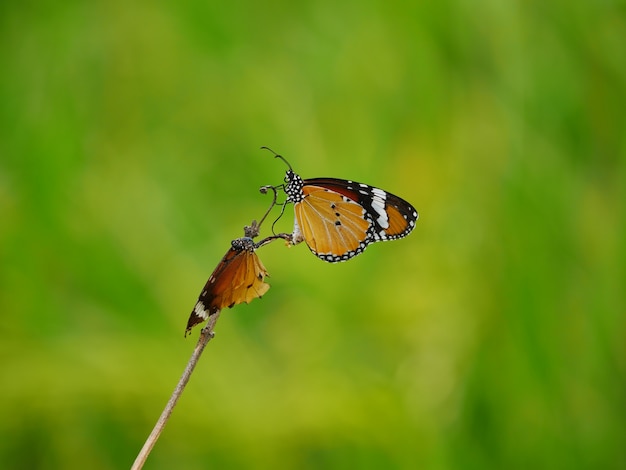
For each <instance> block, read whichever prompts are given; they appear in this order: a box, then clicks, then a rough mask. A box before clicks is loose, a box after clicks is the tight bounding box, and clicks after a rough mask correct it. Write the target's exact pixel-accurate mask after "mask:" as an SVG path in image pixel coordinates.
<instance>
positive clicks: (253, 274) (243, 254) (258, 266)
mask: <svg viewBox="0 0 626 470" xmlns="http://www.w3.org/2000/svg"><path fill="white" fill-rule="evenodd" d="M255 249H256V245H255V244H254V241H253V240H252V239H251V238H247V237H245V238H238V239H236V240H233V241H232V247H231V248H230V250H228V252H227V253H226V255H224V257H223V258H222V260H221V261H220V263H219V264H218V265H217V267H216V268H215V271H213V274H211V276H210V277H209V280H208V281H207V282H206V284H205V285H204V289H202V292H201V293H200V296H199V297H198V301H197V302H196V305H195V306H194V308H193V310H192V311H191V315H190V316H189V320H188V321H187V329H186V330H185V336H187V334H188V333H189V332H190V331H191V328H193V327H194V326H195V325H197V324H198V323H202V322H203V321H205V320H207V319H208V318H209V316H210V315H213V314H215V313H217V312H218V311H219V310H222V309H223V308H225V307H229V308H230V307H233V306H234V305H237V304H240V303H242V302H245V303H249V302H251V301H252V300H254V299H256V298H257V297H261V296H262V295H263V294H265V293H266V292H267V291H268V289H269V288H270V286H269V284H267V283H266V282H264V280H265V276H267V275H268V273H267V270H266V269H265V266H263V263H261V260H260V259H259V257H258V256H257V254H256V253H255Z"/></svg>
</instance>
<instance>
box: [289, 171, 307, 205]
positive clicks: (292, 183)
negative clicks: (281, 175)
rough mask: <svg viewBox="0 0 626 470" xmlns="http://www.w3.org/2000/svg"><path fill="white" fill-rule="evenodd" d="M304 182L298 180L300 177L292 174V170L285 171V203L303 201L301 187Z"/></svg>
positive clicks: (300, 179)
mask: <svg viewBox="0 0 626 470" xmlns="http://www.w3.org/2000/svg"><path fill="white" fill-rule="evenodd" d="M303 186H304V181H302V178H300V175H298V174H297V173H294V171H293V170H292V169H289V170H287V173H285V194H286V195H287V202H293V203H297V202H300V201H302V199H304V194H303V193H302V187H303Z"/></svg>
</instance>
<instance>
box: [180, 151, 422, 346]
mask: <svg viewBox="0 0 626 470" xmlns="http://www.w3.org/2000/svg"><path fill="white" fill-rule="evenodd" d="M262 148H265V149H267V147H262ZM267 150H270V149H267ZM270 151H271V150H270ZM272 153H274V152H272ZM274 155H275V157H277V158H280V159H281V160H283V161H284V162H285V163H286V164H287V166H288V167H289V169H288V170H287V173H286V175H285V183H284V184H282V185H279V186H264V187H263V188H261V191H262V192H267V190H268V189H272V190H273V191H274V201H273V203H272V205H271V206H270V209H269V210H271V208H272V207H273V206H274V204H275V203H276V191H277V190H279V189H282V190H283V191H284V192H285V194H286V196H287V199H286V201H285V203H284V204H283V211H284V209H285V205H286V204H287V203H290V202H291V203H293V205H294V212H295V220H294V228H293V232H292V233H291V234H286V233H281V234H278V235H274V236H270V237H267V238H265V239H264V240H262V241H260V242H258V243H255V242H254V240H253V238H254V237H255V236H256V235H258V226H259V225H260V224H255V223H253V226H252V227H247V230H246V237H244V238H238V239H236V240H233V241H232V247H231V248H230V250H228V252H227V253H226V255H225V256H224V258H222V261H221V262H220V263H219V264H218V265H217V268H215V271H213V274H211V277H209V280H208V281H207V283H206V285H205V286H204V289H203V290H202V292H201V294H200V297H199V298H198V301H197V302H196V305H195V307H194V309H193V310H192V312H191V315H190V317H189V321H188V322H187V330H186V332H185V335H187V333H189V331H190V330H191V328H192V327H193V326H195V325H197V324H198V323H202V322H203V321H205V320H207V319H208V318H209V316H210V315H213V314H215V313H216V312H218V311H219V310H221V309H223V308H224V307H232V306H234V305H236V304H239V303H242V302H246V303H248V302H250V301H251V300H253V299H255V298H257V297H261V296H262V295H263V294H265V292H267V290H268V289H269V288H270V286H269V284H267V283H265V282H264V280H265V276H266V275H267V274H268V273H267V270H266V269H265V266H263V263H261V260H260V259H259V257H258V256H257V254H256V253H255V250H256V249H257V248H259V247H261V246H263V245H265V244H267V243H269V242H270V241H272V240H275V239H277V238H282V239H285V240H287V241H288V243H290V244H292V245H297V244H298V243H300V242H302V241H304V242H305V243H306V244H307V245H308V247H309V249H310V250H311V251H312V252H313V254H314V255H316V256H317V257H318V258H320V259H322V260H324V261H328V262H329V263H336V262H339V261H346V260H349V259H350V258H352V257H354V256H356V255H358V254H359V253H362V252H363V250H365V248H366V247H367V246H368V245H369V244H370V243H374V242H382V241H387V240H395V239H397V238H402V237H405V236H406V235H408V234H409V233H410V232H411V230H413V227H415V222H416V221H417V218H418V214H417V211H416V210H415V209H414V208H413V206H412V205H411V204H409V203H408V202H406V201H405V200H404V199H401V198H399V197H398V196H395V195H393V194H391V193H388V192H387V191H384V190H382V189H379V188H374V187H372V186H368V185H367V184H362V183H356V182H354V181H348V180H341V179H336V178H312V179H302V178H301V177H300V176H299V175H297V174H296V173H294V171H293V170H292V168H291V165H289V163H288V162H287V161H286V160H285V159H284V158H283V157H282V156H280V155H277V154H276V153H274ZM269 210H268V213H269ZM281 215H282V212H281ZM265 216H267V213H266V214H265ZM265 216H264V217H263V219H264V218H265ZM261 222H262V220H261Z"/></svg>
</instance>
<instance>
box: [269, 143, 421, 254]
mask: <svg viewBox="0 0 626 470" xmlns="http://www.w3.org/2000/svg"><path fill="white" fill-rule="evenodd" d="M264 148H267V147H264ZM268 150H270V149H268ZM270 151H271V150H270ZM273 153H274V152H273ZM274 155H275V156H276V157H278V158H280V159H281V160H283V161H284V162H285V163H286V164H287V166H288V167H289V169H288V170H287V173H286V175H285V184H284V185H282V188H283V189H284V191H285V194H287V201H286V202H293V204H294V212H295V220H294V229H293V233H292V236H291V243H292V244H294V245H295V244H298V243H300V242H302V241H305V242H306V244H307V245H308V247H309V249H310V250H311V251H312V252H313V254H314V255H316V256H317V257H318V258H320V259H322V260H324V261H328V262H330V263H336V262H338V261H346V260H348V259H350V258H352V257H354V256H356V255H358V254H359V253H362V252H363V250H365V248H367V246H368V245H369V244H370V243H374V242H381V241H387V240H396V239H398V238H402V237H406V236H407V235H408V234H409V233H411V231H412V230H413V228H414V227H415V222H416V221H417V219H418V217H419V215H418V213H417V211H416V210H415V209H414V208H413V206H412V205H411V204H409V203H408V202H407V201H405V200H404V199H402V198H400V197H398V196H395V195H393V194H391V193H389V192H387V191H384V190H382V189H379V188H375V187H373V186H369V185H367V184H363V183H357V182H355V181H349V180H341V179H336V178H312V179H302V178H301V177H300V176H299V175H297V174H296V173H295V172H294V171H293V170H292V169H291V165H289V163H288V162H287V161H286V160H285V159H284V158H283V157H282V156H280V155H277V154H276V153H274Z"/></svg>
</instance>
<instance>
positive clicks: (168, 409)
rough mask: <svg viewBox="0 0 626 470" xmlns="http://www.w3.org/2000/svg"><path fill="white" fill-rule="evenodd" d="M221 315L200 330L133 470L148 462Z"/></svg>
mask: <svg viewBox="0 0 626 470" xmlns="http://www.w3.org/2000/svg"><path fill="white" fill-rule="evenodd" d="M219 316H220V311H219V310H218V311H217V312H216V313H215V314H213V315H211V316H210V317H209V321H208V323H207V324H206V326H205V327H204V328H202V330H201V332H200V338H198V343H197V344H196V347H195V349H194V350H193V353H192V354H191V358H190V359H189V362H188V363H187V367H186V368H185V371H184V372H183V375H182V377H181V378H180V380H179V382H178V385H176V388H175V389H174V393H172V396H171V397H170V400H169V401H168V402H167V405H165V409H164V410H163V413H161V416H160V417H159V420H158V421H157V423H156V424H155V426H154V429H153V430H152V432H151V433H150V435H149V436H148V439H146V442H145V444H144V445H143V447H142V448H141V451H140V452H139V454H138V455H137V458H136V459H135V462H134V463H133V466H132V467H131V470H139V469H141V468H143V464H144V463H146V459H147V458H148V455H150V451H152V448H153V447H154V444H155V443H156V441H157V439H158V438H159V436H160V435H161V432H162V431H163V428H164V427H165V424H166V423H167V421H168V419H169V417H170V415H171V414H172V410H173V409H174V407H175V406H176V402H178V399H179V398H180V396H181V395H182V393H183V390H184V389H185V386H186V385H187V382H189V377H191V373H192V372H193V370H194V368H195V367H196V364H197V363H198V359H200V355H201V354H202V351H204V347H205V346H206V345H207V344H208V342H209V341H211V339H212V338H213V336H214V333H213V328H215V323H216V322H217V319H218V318H219Z"/></svg>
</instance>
